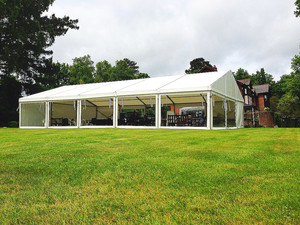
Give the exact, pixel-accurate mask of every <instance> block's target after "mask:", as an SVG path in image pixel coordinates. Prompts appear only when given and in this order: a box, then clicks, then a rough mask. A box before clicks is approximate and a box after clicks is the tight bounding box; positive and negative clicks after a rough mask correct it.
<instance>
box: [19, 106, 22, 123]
mask: <svg viewBox="0 0 300 225" xmlns="http://www.w3.org/2000/svg"><path fill="white" fill-rule="evenodd" d="M21 125H22V103H19V127H21Z"/></svg>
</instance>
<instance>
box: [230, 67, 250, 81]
mask: <svg viewBox="0 0 300 225" xmlns="http://www.w3.org/2000/svg"><path fill="white" fill-rule="evenodd" d="M234 77H235V79H236V80H241V79H246V78H251V76H250V74H249V73H248V71H247V70H245V69H242V68H239V69H238V70H237V71H236V72H235V73H234Z"/></svg>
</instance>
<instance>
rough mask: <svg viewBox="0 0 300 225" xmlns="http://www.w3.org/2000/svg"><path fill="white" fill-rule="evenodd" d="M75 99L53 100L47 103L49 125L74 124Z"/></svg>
mask: <svg viewBox="0 0 300 225" xmlns="http://www.w3.org/2000/svg"><path fill="white" fill-rule="evenodd" d="M76 125H77V101H76V100H74V101H73V100H69V101H55V102H50V103H49V126H64V127H67V126H76Z"/></svg>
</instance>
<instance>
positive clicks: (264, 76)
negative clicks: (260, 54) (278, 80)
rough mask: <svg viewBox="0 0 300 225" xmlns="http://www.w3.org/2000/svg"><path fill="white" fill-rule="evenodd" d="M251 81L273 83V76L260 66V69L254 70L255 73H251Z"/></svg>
mask: <svg viewBox="0 0 300 225" xmlns="http://www.w3.org/2000/svg"><path fill="white" fill-rule="evenodd" d="M251 82H252V84H253V85H258V84H271V85H272V84H273V83H274V78H273V76H272V75H271V74H268V73H266V72H265V70H264V68H261V69H260V71H256V73H254V74H252V77H251Z"/></svg>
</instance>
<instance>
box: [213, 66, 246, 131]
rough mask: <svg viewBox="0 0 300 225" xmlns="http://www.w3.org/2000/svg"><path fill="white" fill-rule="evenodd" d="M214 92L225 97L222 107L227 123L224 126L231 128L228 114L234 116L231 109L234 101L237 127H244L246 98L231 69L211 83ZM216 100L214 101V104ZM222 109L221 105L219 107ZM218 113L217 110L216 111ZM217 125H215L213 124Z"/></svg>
mask: <svg viewBox="0 0 300 225" xmlns="http://www.w3.org/2000/svg"><path fill="white" fill-rule="evenodd" d="M211 89H212V93H213V94H214V95H216V96H221V97H223V98H224V99H223V100H224V103H221V104H223V105H221V108H222V109H224V117H226V119H225V124H224V126H223V127H227V128H230V127H232V124H230V123H228V121H229V120H228V119H232V118H228V115H229V116H230V117H231V116H232V111H231V109H232V108H233V107H230V106H233V104H232V102H233V103H234V112H235V127H236V128H243V127H244V109H243V107H244V99H243V97H242V95H241V93H240V90H239V88H238V86H237V83H236V80H235V78H234V76H233V74H232V72H231V71H228V72H227V73H226V74H225V75H224V76H222V77H220V78H219V79H218V80H216V81H215V82H214V83H213V84H212V85H211ZM214 103H215V102H213V105H214ZM218 109H220V107H219V108H218ZM214 113H216V112H214ZM213 127H215V126H213Z"/></svg>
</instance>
